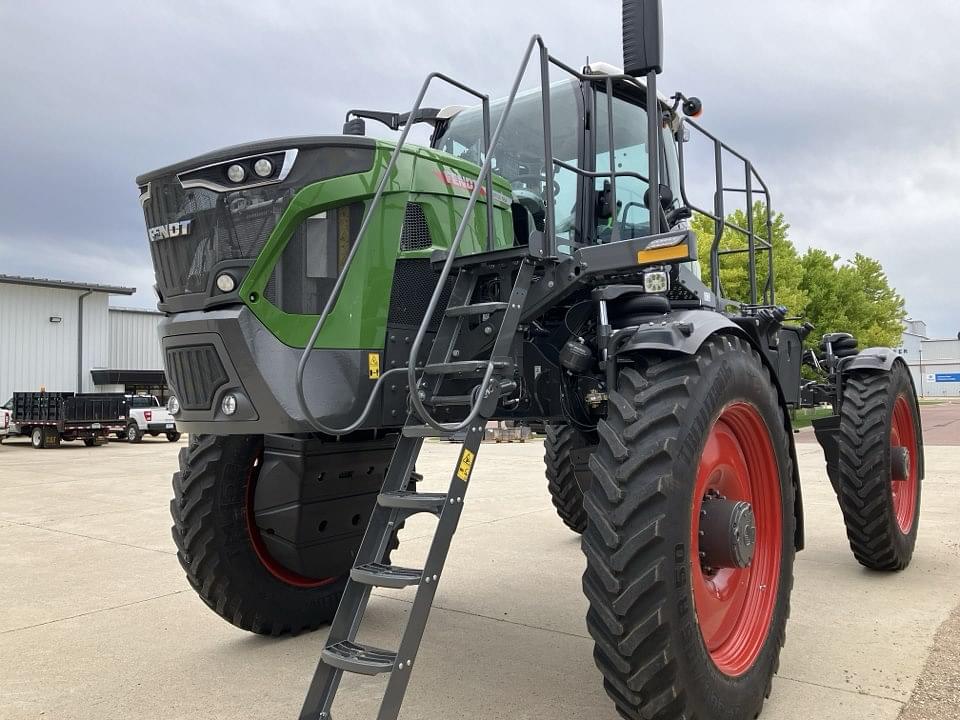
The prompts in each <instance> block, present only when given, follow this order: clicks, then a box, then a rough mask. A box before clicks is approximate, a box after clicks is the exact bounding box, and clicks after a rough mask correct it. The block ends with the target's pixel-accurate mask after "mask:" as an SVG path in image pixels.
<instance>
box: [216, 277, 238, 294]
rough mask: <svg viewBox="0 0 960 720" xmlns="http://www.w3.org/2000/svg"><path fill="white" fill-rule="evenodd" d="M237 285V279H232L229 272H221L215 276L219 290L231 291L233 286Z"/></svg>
mask: <svg viewBox="0 0 960 720" xmlns="http://www.w3.org/2000/svg"><path fill="white" fill-rule="evenodd" d="M236 287H237V281H236V280H234V279H233V276H232V275H230V274H229V273H223V274H222V275H218V276H217V288H218V289H219V290H220V292H225V293H228V292H233V290H234V288H236Z"/></svg>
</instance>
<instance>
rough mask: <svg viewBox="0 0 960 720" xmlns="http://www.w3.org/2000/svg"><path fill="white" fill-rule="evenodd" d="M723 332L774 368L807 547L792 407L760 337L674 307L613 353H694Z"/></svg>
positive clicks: (800, 540)
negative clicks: (746, 342)
mask: <svg viewBox="0 0 960 720" xmlns="http://www.w3.org/2000/svg"><path fill="white" fill-rule="evenodd" d="M719 334H726V335H737V336H739V337H742V338H743V339H745V340H747V341H748V342H749V343H750V344H751V345H752V346H753V347H754V348H755V349H756V350H757V354H758V355H760V359H761V361H762V362H763V364H764V365H765V366H766V367H767V370H769V371H770V377H771V378H772V380H773V384H774V386H775V387H776V388H777V395H778V396H779V398H780V405H781V407H782V408H783V417H784V423H785V424H786V431H787V437H788V438H790V459H791V461H792V463H793V487H794V492H795V496H796V502H795V503H794V515H795V519H796V532H795V534H794V539H793V542H794V547H795V548H796V549H797V550H803V547H804V524H803V494H802V492H801V488H800V468H799V466H798V464H797V449H796V445H795V443H794V440H793V424H792V423H791V421H790V412H789V410H790V408H789V406H788V405H787V401H786V396H785V394H784V392H783V388H782V387H780V380H779V378H778V376H777V371H776V368H773V367H771V366H770V362H769V360H768V359H767V355H766V353H765V352H764V350H763V348H762V347H760V345H759V343H758V340H757V338H755V337H753V336H751V335H750V333H748V332H746V331H745V330H744V329H743V328H742V327H741V326H739V325H737V324H736V323H735V322H733V320H731V319H730V318H728V317H727V316H726V315H723V314H722V313H719V312H716V311H714V310H674V311H671V312H669V313H666V314H664V315H658V316H655V317H651V319H650V321H648V322H646V323H644V324H642V325H640V326H639V327H637V329H636V330H635V331H634V332H633V333H632V334H630V335H629V336H626V337H623V338H622V339H621V340H619V341H618V342H617V343H616V346H615V348H614V349H613V351H614V352H613V354H615V355H619V354H620V353H629V352H641V353H642V352H651V351H656V352H675V353H682V354H685V355H694V354H696V352H697V351H698V350H699V349H700V347H701V346H702V345H703V343H705V342H706V341H707V339H708V338H710V337H712V336H713V335H719Z"/></svg>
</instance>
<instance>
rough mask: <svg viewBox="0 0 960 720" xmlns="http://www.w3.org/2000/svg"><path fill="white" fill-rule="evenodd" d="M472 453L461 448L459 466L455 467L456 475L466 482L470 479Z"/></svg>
mask: <svg viewBox="0 0 960 720" xmlns="http://www.w3.org/2000/svg"><path fill="white" fill-rule="evenodd" d="M473 457H474V456H473V453H472V452H470V451H469V450H467V449H466V448H464V449H463V453H462V454H461V455H460V466H459V467H458V468H457V477H458V478H460V479H461V480H463V481H464V482H466V481H467V480H469V479H470V471H471V470H473Z"/></svg>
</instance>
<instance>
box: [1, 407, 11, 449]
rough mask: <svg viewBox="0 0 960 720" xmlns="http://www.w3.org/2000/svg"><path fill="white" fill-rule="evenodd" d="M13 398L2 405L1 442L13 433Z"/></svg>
mask: <svg viewBox="0 0 960 720" xmlns="http://www.w3.org/2000/svg"><path fill="white" fill-rule="evenodd" d="M13 432H14V430H13V400H10V402H8V403H7V404H6V405H4V406H3V407H0V442H3V439H4V438H5V437H8V436H9V435H10V434H11V433H13Z"/></svg>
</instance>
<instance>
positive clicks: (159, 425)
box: [117, 395, 180, 443]
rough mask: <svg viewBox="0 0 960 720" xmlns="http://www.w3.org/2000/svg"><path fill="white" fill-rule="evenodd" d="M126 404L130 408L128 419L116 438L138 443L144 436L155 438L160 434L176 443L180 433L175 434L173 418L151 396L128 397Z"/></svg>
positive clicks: (175, 427) (175, 428)
mask: <svg viewBox="0 0 960 720" xmlns="http://www.w3.org/2000/svg"><path fill="white" fill-rule="evenodd" d="M127 403H128V405H129V408H130V419H129V420H128V421H127V428H126V430H124V432H123V433H117V437H118V438H124V437H125V438H126V439H127V442H132V443H138V442H140V441H141V440H143V436H144V435H150V436H152V437H157V436H158V435H160V434H161V433H162V434H164V435H166V436H167V440H169V441H170V442H177V440H179V439H180V433H179V432H177V426H176V423H174V421H173V416H172V415H171V414H170V413H169V412H168V411H167V409H166V408H165V407H163V406H162V405H161V404H160V401H159V400H157V398H156V397H154V396H153V395H128V396H127Z"/></svg>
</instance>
